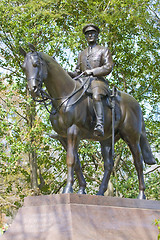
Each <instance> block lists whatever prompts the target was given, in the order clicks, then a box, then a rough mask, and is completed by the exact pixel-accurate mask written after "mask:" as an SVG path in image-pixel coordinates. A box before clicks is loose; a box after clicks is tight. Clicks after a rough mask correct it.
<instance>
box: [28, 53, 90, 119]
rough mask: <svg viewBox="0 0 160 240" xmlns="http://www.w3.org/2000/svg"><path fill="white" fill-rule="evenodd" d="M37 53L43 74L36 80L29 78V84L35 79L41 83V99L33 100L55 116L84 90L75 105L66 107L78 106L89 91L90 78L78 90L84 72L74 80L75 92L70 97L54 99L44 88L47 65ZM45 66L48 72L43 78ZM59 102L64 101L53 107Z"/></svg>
mask: <svg viewBox="0 0 160 240" xmlns="http://www.w3.org/2000/svg"><path fill="white" fill-rule="evenodd" d="M36 53H37V56H38V61H39V64H38V65H39V66H40V70H39V71H40V72H41V74H40V73H39V71H38V75H39V76H38V77H36V78H34V77H31V78H29V79H28V82H29V81H32V80H33V79H34V80H36V81H37V82H38V83H39V84H38V86H39V89H38V90H39V93H40V97H41V99H36V98H34V97H32V98H33V100H34V101H35V102H39V103H43V104H44V106H45V108H46V110H47V112H48V113H50V114H52V115H55V114H57V113H58V112H59V110H60V109H61V107H62V106H63V105H64V103H66V102H68V100H69V99H71V98H72V97H73V96H74V95H76V94H77V93H78V92H80V91H81V90H82V89H83V91H82V93H81V94H80V96H79V97H78V98H77V99H76V100H75V101H74V102H73V103H71V104H68V105H67V106H66V107H71V106H72V105H74V104H76V103H77V102H78V101H79V100H80V99H81V98H82V96H83V94H84V93H85V92H86V90H87V89H88V87H89V85H90V77H88V78H87V79H86V80H85V81H84V82H83V84H82V85H81V86H80V87H79V88H78V89H76V88H77V84H76V80H77V79H78V78H80V77H81V76H83V75H84V72H82V73H81V74H80V75H78V76H77V77H75V78H73V79H74V80H75V86H74V89H73V91H72V92H71V93H70V94H69V95H68V96H65V97H60V98H53V97H51V96H50V95H49V94H48V93H47V92H46V91H45V90H44V89H43V88H42V85H43V80H44V79H45V78H46V77H47V64H46V63H45V62H44V60H43V59H42V57H41V55H40V53H38V52H36ZM31 60H32V59H31ZM32 64H33V63H32ZM44 64H45V65H44ZM43 65H44V66H45V71H46V73H45V76H42V75H43V74H42V73H43V71H44V69H43V68H44V67H43ZM37 67H38V66H37ZM48 100H50V102H49V103H47V101H48ZM59 100H62V102H61V103H60V104H59V105H58V106H57V107H53V103H54V102H57V101H59ZM49 105H52V110H51V111H50V110H49V107H48V106H49Z"/></svg>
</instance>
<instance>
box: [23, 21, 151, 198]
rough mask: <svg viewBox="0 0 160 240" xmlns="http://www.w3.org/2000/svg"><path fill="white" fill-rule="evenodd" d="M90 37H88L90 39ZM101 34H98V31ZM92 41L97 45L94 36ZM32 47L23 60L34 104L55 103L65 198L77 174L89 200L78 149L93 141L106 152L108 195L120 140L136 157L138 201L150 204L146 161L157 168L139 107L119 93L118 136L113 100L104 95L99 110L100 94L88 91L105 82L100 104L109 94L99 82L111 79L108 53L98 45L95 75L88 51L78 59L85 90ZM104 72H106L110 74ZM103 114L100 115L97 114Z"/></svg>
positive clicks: (54, 121)
mask: <svg viewBox="0 0 160 240" xmlns="http://www.w3.org/2000/svg"><path fill="white" fill-rule="evenodd" d="M90 27H91V26H90ZM92 27H93V26H92ZM94 28H95V27H94ZM86 30H87V28H86V29H84V32H85V31H86ZM90 31H92V33H93V32H94V35H95V31H93V29H92V30H91V29H90ZM90 31H87V32H88V33H89V32H90ZM96 31H98V30H97V29H96ZM90 39H92V34H91V35H90V37H89V38H88V42H89V41H90ZM93 40H94V41H95V36H94V37H93ZM29 47H30V50H31V52H29V53H26V52H25V51H24V50H23V49H22V48H21V49H20V51H21V54H23V56H24V57H25V60H24V63H23V69H24V72H25V74H26V77H27V81H28V87H29V90H30V92H31V95H32V97H33V98H34V99H36V97H41V99H42V101H44V103H45V101H46V100H47V99H49V100H51V102H52V110H51V111H49V112H50V121H51V124H52V127H53V129H54V131H55V132H56V133H57V135H55V136H53V137H55V138H56V139H58V140H59V141H60V142H61V143H62V145H63V146H64V148H65V149H66V151H67V160H66V162H67V170H68V174H67V185H66V187H65V189H64V193H72V192H73V188H72V186H73V183H74V171H75V173H76V175H77V179H78V182H79V187H80V188H79V191H78V193H79V194H85V187H86V181H85V179H84V176H83V173H82V169H81V165H80V160H79V157H78V147H79V142H80V140H82V139H89V140H94V141H99V142H100V144H101V152H102V157H103V161H104V175H103V179H102V183H101V185H100V188H99V191H98V193H97V194H98V195H104V192H105V191H106V190H107V186H108V181H109V178H110V174H111V172H112V169H113V165H114V162H113V154H112V151H113V148H114V147H113V144H112V135H114V140H115V142H117V141H118V140H119V139H120V138H121V139H123V140H124V141H125V142H126V144H127V145H128V147H129V149H130V151H131V153H132V155H133V158H134V164H135V167H136V170H137V174H138V180H139V195H138V198H139V199H145V194H144V190H145V184H144V176H143V161H144V162H145V163H146V164H149V165H151V164H155V160H154V157H153V155H152V152H151V148H150V146H149V143H148V140H147V136H146V131H145V124H144V119H143V115H142V110H141V108H140V105H139V103H138V102H137V101H136V100H135V99H134V98H133V97H132V96H131V95H129V94H127V93H125V92H121V91H118V90H117V93H116V96H115V102H116V104H115V106H116V108H115V109H116V111H115V116H116V118H115V124H114V134H113V129H112V122H113V118H112V116H113V114H114V111H112V109H111V108H110V106H109V104H108V101H107V99H108V96H107V95H106V96H105V95H103V98H101V99H99V100H98V101H99V102H100V103H98V104H97V108H96V107H95V99H94V97H93V95H94V93H95V92H93V91H92V97H91V96H90V95H88V94H86V90H87V88H86V86H87V87H89V86H90V84H91V85H92V83H96V84H97V83H98V82H101V84H100V85H98V87H95V89H97V90H96V94H98V95H96V96H97V98H99V96H100V95H102V92H101V93H100V92H99V91H101V90H102V89H103V90H104V92H105V89H104V88H103V87H102V85H103V84H104V81H105V80H104V79H103V81H102V80H101V81H100V78H101V77H102V78H103V76H104V75H106V74H108V73H109V72H110V71H111V68H112V60H111V55H110V53H109V50H108V49H106V48H103V47H102V48H101V47H99V46H97V45H96V44H95V46H94V47H95V48H96V49H97V51H94V54H93V56H92V58H91V61H90V65H91V64H92V68H91V69H88V68H87V69H86V68H85V61H83V58H84V59H86V56H87V55H86V54H85V53H86V51H87V50H84V52H82V53H80V56H79V59H80V64H81V61H82V67H80V68H78V67H77V71H78V69H79V71H80V72H81V71H83V70H84V74H85V80H84V79H83V80H84V83H82V84H81V83H80V82H79V81H77V80H75V79H73V78H71V77H70V75H69V74H68V73H67V72H66V71H65V70H64V69H63V68H62V67H61V66H60V65H59V64H58V63H57V61H56V60H55V59H53V58H52V57H50V56H48V55H47V54H45V53H40V52H37V51H36V49H35V47H34V46H33V45H31V44H30V45H29ZM105 53H106V55H105ZM99 54H100V55H99ZM102 55H103V57H104V56H108V57H107V58H108V61H107V60H106V59H105V57H104V59H103V58H102ZM99 56H101V59H103V63H106V64H103V65H101V66H100V61H99V62H98V59H99ZM81 58H82V60H81ZM94 58H95V61H94ZM109 59H110V60H109ZM83 64H84V69H83ZM107 66H108V68H107ZM104 70H105V71H106V72H105V73H104ZM102 72H103V73H102ZM101 73H102V74H101ZM86 75H87V76H86ZM91 78H94V79H91ZM43 83H44V84H45V86H46V89H47V93H46V92H45V91H44V90H43V87H42V84H43ZM106 86H107V85H106ZM92 90H93V88H92ZM100 105H101V106H100ZM99 106H100V107H99ZM46 108H47V107H46ZM102 108H103V109H102ZM47 109H48V108H47ZM98 111H99V113H97V112H98ZM102 115H103V117H102ZM100 116H101V117H102V118H101V117H100ZM98 118H99V120H100V119H101V120H103V121H101V120H100V121H101V123H102V125H103V127H104V128H103V130H104V132H103V131H102V134H95V128H96V129H97V119H98ZM98 131H99V130H98Z"/></svg>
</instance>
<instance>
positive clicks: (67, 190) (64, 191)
mask: <svg viewBox="0 0 160 240" xmlns="http://www.w3.org/2000/svg"><path fill="white" fill-rule="evenodd" d="M62 193H73V188H72V187H68V186H66V187H65V188H64V190H63V192H62Z"/></svg>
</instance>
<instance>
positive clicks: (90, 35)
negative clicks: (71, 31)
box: [85, 30, 98, 44]
mask: <svg viewBox="0 0 160 240" xmlns="http://www.w3.org/2000/svg"><path fill="white" fill-rule="evenodd" d="M85 37H86V40H87V42H88V44H95V43H96V41H97V38H98V34H97V32H96V31H94V30H91V31H88V32H86V33H85Z"/></svg>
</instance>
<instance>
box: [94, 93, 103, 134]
mask: <svg viewBox="0 0 160 240" xmlns="http://www.w3.org/2000/svg"><path fill="white" fill-rule="evenodd" d="M93 106H94V110H95V114H96V126H95V128H94V134H95V135H96V136H104V113H103V103H102V99H101V95H100V94H97V93H96V94H95V93H94V92H93Z"/></svg>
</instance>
